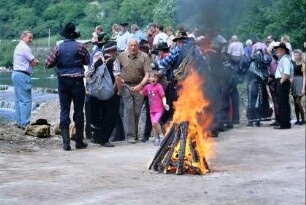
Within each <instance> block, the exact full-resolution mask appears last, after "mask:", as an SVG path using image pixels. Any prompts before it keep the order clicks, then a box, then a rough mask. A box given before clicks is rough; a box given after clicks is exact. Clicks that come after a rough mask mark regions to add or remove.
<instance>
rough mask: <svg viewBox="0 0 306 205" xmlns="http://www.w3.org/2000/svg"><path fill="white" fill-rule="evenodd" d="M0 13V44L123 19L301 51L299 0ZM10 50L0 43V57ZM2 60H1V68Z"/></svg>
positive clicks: (3, 8) (29, 3)
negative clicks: (24, 34) (285, 40)
mask: <svg viewBox="0 0 306 205" xmlns="http://www.w3.org/2000/svg"><path fill="white" fill-rule="evenodd" d="M0 14H1V15H0V22H1V28H0V40H1V41H0V42H3V40H13V39H18V38H19V35H20V33H21V31H22V30H25V29H30V30H32V31H33V32H34V34H35V38H46V37H48V36H49V32H50V34H51V36H55V37H56V39H58V38H60V36H59V35H58V34H57V33H58V29H59V27H60V25H61V24H62V25H63V24H65V23H67V22H70V21H72V22H75V23H76V24H77V26H78V28H79V30H80V31H81V34H82V38H85V39H86V38H90V37H91V33H92V31H93V29H94V27H95V26H96V25H99V24H101V25H103V27H104V28H105V30H106V31H107V32H110V28H111V26H112V24H114V23H119V22H122V21H128V22H130V23H136V24H138V25H139V26H140V27H142V28H146V26H147V25H148V24H149V23H150V22H157V23H163V24H164V25H166V26H168V25H171V26H173V27H175V26H176V25H178V24H183V25H186V26H187V27H188V28H189V29H191V28H192V27H194V26H197V27H199V28H203V29H205V28H209V27H214V28H218V29H220V31H221V33H222V34H223V35H224V36H225V37H227V38H229V37H230V36H231V35H233V34H236V35H238V36H239V37H240V38H241V40H243V41H245V40H246V39H248V38H258V39H261V40H263V39H264V38H266V36H267V35H273V36H275V37H276V39H279V38H280V37H281V36H282V35H285V34H286V35H289V36H290V38H291V42H292V45H293V47H294V48H301V46H302V44H303V41H305V26H306V25H305V1H304V0H188V1H186V0H167V1H165V0H150V1H147V0H96V1H90V0H24V1H19V0H2V1H0ZM3 49H5V50H3ZM9 50H10V49H9V48H7V47H6V48H3V45H2V44H0V51H1V53H3V51H5V52H6V53H7V52H9ZM3 58H4V59H3ZM5 61H7V59H6V57H1V58H0V65H3V63H5Z"/></svg>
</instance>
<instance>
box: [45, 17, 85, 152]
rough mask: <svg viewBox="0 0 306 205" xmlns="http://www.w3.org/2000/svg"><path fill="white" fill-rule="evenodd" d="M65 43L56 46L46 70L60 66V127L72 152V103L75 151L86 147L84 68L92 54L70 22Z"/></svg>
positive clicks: (64, 143) (58, 72)
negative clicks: (79, 39)
mask: <svg viewBox="0 0 306 205" xmlns="http://www.w3.org/2000/svg"><path fill="white" fill-rule="evenodd" d="M59 33H60V35H61V36H63V37H65V40H64V41H63V42H62V43H61V44H59V45H57V46H56V47H55V48H54V49H53V51H52V53H51V54H50V55H49V57H48V59H47V60H46V62H45V67H46V68H52V67H54V66H57V68H58V70H57V76H58V93H59V100H60V106H61V113H60V127H61V132H62V137H63V149H64V150H65V151H69V150H71V147H70V137H69V124H70V122H71V121H70V117H69V114H70V106H71V102H73V107H74V113H73V121H74V123H75V129H76V138H75V148H76V149H82V148H86V147H87V144H86V143H84V142H83V138H84V137H83V135H84V133H83V132H84V112H83V108H84V100H85V87H84V82H83V78H84V65H88V63H89V53H88V51H87V49H86V47H85V46H84V45H83V44H82V43H78V42H76V41H75V39H77V38H78V37H80V33H79V31H78V30H77V29H76V27H75V25H74V24H73V23H68V24H67V25H66V26H65V27H64V28H62V29H61V30H60V32H59Z"/></svg>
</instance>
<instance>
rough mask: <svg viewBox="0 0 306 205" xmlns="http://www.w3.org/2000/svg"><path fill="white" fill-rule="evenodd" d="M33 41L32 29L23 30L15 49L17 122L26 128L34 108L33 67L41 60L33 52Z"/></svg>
mask: <svg viewBox="0 0 306 205" xmlns="http://www.w3.org/2000/svg"><path fill="white" fill-rule="evenodd" d="M32 41H33V33H32V32H31V31H23V32H22V33H21V36H20V42H19V43H18V45H17V46H16V48H15V51H14V70H13V74H12V81H13V84H14V89H15V111H16V124H17V126H18V127H19V128H21V129H25V127H26V126H27V125H29V124H30V120H31V109H32V96H31V89H32V81H31V75H32V72H33V71H32V67H33V66H38V65H39V61H38V60H37V59H36V58H35V57H34V55H33V54H32V50H31V48H30V45H31V44H32Z"/></svg>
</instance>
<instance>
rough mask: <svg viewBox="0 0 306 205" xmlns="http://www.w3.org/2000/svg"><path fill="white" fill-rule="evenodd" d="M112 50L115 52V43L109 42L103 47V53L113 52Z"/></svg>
mask: <svg viewBox="0 0 306 205" xmlns="http://www.w3.org/2000/svg"><path fill="white" fill-rule="evenodd" d="M113 50H117V43H116V41H109V42H107V43H106V44H105V45H104V47H103V51H104V52H109V51H113Z"/></svg>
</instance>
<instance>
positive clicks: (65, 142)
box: [61, 127, 71, 151]
mask: <svg viewBox="0 0 306 205" xmlns="http://www.w3.org/2000/svg"><path fill="white" fill-rule="evenodd" d="M61 133H62V138H63V150H64V151H70V150H71V147H70V137H69V128H68V127H62V128H61Z"/></svg>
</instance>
